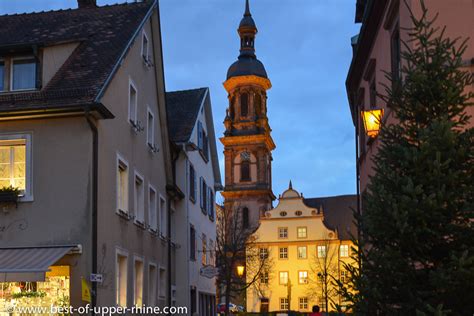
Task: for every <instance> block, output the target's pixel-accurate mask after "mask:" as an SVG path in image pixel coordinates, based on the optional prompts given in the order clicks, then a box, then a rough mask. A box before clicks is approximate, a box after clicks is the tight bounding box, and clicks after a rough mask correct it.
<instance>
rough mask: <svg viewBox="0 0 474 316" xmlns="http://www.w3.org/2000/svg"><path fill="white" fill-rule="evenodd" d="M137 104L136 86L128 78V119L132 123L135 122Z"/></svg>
mask: <svg viewBox="0 0 474 316" xmlns="http://www.w3.org/2000/svg"><path fill="white" fill-rule="evenodd" d="M137 106H138V97H137V88H136V87H135V84H134V83H133V81H132V80H131V79H130V80H129V85H128V120H129V121H130V123H132V125H136V124H137Z"/></svg>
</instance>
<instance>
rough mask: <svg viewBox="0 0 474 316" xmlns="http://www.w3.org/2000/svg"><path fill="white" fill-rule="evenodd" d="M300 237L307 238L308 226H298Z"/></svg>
mask: <svg viewBox="0 0 474 316" xmlns="http://www.w3.org/2000/svg"><path fill="white" fill-rule="evenodd" d="M297 232H298V238H306V237H307V229H306V227H298V228H297Z"/></svg>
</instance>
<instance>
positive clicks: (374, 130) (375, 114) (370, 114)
mask: <svg viewBox="0 0 474 316" xmlns="http://www.w3.org/2000/svg"><path fill="white" fill-rule="evenodd" d="M361 114H362V120H363V121H364V129H365V132H366V133H367V135H368V136H369V137H376V136H377V135H378V134H379V132H380V126H381V125H382V117H383V109H373V110H367V111H362V112H361Z"/></svg>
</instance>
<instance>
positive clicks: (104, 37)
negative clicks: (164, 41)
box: [0, 1, 155, 117]
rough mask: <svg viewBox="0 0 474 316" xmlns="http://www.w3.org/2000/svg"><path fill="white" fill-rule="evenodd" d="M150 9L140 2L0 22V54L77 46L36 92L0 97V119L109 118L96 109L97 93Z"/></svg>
mask: <svg viewBox="0 0 474 316" xmlns="http://www.w3.org/2000/svg"><path fill="white" fill-rule="evenodd" d="M154 6H155V2H149V1H145V2H137V3H125V4H118V5H111V6H103V7H92V8H81V9H69V10H59V11H49V12H39V13H28V14H13V15H3V16H0V25H2V27H1V28H0V54H1V52H14V51H21V50H25V49H27V48H30V49H33V50H34V49H36V48H39V47H46V46H52V45H56V44H62V43H73V42H78V43H79V45H78V46H77V48H76V49H75V50H74V51H73V52H72V54H71V55H70V56H69V58H68V59H67V60H66V62H65V63H64V64H63V65H62V66H61V68H60V69H59V71H58V72H57V73H56V74H55V75H54V77H53V78H52V79H51V80H50V82H49V83H48V84H47V86H45V87H42V89H41V90H39V91H32V92H21V93H3V94H0V113H2V112H12V111H32V110H44V109H49V110H50V109H61V108H62V109H69V110H72V109H78V108H81V107H84V106H92V107H95V108H98V109H99V110H100V109H102V111H103V112H104V113H103V115H105V116H107V115H108V116H109V117H110V116H112V115H111V113H110V112H108V111H107V110H106V109H105V108H104V107H103V105H101V104H100V103H99V102H100V97H101V93H102V90H103V89H104V88H105V86H106V85H107V83H108V81H109V78H111V76H112V75H113V73H114V71H115V70H116V65H117V64H118V63H119V61H120V60H121V58H122V56H123V55H124V53H125V52H126V50H127V49H128V47H129V44H130V43H131V42H132V41H133V39H134V35H135V34H136V33H137V31H138V30H139V28H140V26H141V25H142V24H143V23H144V21H145V19H146V18H147V17H148V16H149V14H150V12H151V9H152V8H153V7H154ZM107 112H108V113H107Z"/></svg>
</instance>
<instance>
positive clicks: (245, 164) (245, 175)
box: [240, 160, 251, 181]
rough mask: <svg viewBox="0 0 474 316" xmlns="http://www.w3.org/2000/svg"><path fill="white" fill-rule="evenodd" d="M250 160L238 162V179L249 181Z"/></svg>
mask: <svg viewBox="0 0 474 316" xmlns="http://www.w3.org/2000/svg"><path fill="white" fill-rule="evenodd" d="M250 180H251V179H250V161H248V160H247V161H242V162H241V163H240V181H250Z"/></svg>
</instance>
